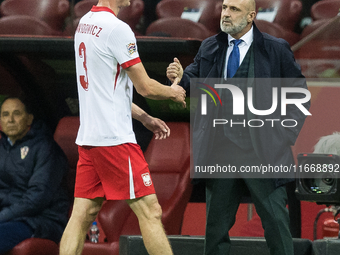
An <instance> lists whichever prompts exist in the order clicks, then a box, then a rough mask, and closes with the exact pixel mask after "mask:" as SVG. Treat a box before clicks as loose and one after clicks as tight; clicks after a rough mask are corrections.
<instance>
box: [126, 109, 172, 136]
mask: <svg viewBox="0 0 340 255" xmlns="http://www.w3.org/2000/svg"><path fill="white" fill-rule="evenodd" d="M131 110H132V118H134V119H136V120H138V121H140V122H141V123H142V124H143V125H144V126H145V127H146V128H147V129H149V130H150V131H152V132H153V133H154V134H155V139H166V138H168V137H169V136H170V128H169V127H168V126H167V125H166V124H165V122H164V121H163V120H160V119H158V118H155V117H152V116H150V115H149V114H147V113H146V112H145V111H144V110H143V109H141V108H140V107H139V106H137V105H136V104H134V103H132V109H131Z"/></svg>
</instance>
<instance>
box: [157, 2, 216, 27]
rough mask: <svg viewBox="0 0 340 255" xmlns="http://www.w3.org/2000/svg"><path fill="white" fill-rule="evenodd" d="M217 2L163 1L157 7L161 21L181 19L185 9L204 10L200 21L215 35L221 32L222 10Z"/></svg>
mask: <svg viewBox="0 0 340 255" xmlns="http://www.w3.org/2000/svg"><path fill="white" fill-rule="evenodd" d="M220 6H221V5H220V3H217V1H211V0H162V1H160V2H159V3H158V4H157V6H156V14H157V16H158V18H159V19H162V18H172V17H181V15H182V13H183V11H184V10H185V9H203V11H202V14H201V16H200V18H199V20H198V22H199V23H202V24H203V25H204V26H205V27H206V28H207V29H208V30H210V31H211V32H213V33H216V32H218V31H219V28H220V22H219V21H220V17H221V11H222V8H219V7H220Z"/></svg>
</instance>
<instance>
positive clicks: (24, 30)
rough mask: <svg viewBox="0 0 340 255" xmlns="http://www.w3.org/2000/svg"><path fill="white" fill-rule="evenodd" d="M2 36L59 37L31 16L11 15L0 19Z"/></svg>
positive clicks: (55, 32)
mask: <svg viewBox="0 0 340 255" xmlns="http://www.w3.org/2000/svg"><path fill="white" fill-rule="evenodd" d="M0 34H2V35H47V36H52V35H60V33H59V32H57V31H55V30H53V29H52V28H51V27H49V26H48V25H47V24H46V23H45V22H43V21H41V20H40V19H38V18H36V17H32V16H24V15H13V16H7V17H3V18H0Z"/></svg>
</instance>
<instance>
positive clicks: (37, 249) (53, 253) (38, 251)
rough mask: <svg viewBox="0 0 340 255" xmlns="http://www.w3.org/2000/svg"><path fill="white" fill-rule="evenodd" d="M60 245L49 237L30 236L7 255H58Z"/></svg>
mask: <svg viewBox="0 0 340 255" xmlns="http://www.w3.org/2000/svg"><path fill="white" fill-rule="evenodd" d="M58 253H59V247H58V244H56V243H55V242H53V241H51V240H48V239H41V238H34V237H33V238H28V239H26V240H24V241H22V242H21V243H19V244H18V245H16V246H15V247H14V248H13V249H12V250H11V251H9V252H7V253H6V254H5V255H58Z"/></svg>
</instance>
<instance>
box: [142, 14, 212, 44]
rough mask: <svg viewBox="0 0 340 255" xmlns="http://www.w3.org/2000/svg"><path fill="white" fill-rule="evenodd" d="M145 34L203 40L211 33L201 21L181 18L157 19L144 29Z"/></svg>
mask: <svg viewBox="0 0 340 255" xmlns="http://www.w3.org/2000/svg"><path fill="white" fill-rule="evenodd" d="M145 34H146V35H147V36H169V37H179V38H193V39H200V40H204V39H205V38H207V37H209V36H210V35H212V33H211V32H210V31H209V30H208V29H207V28H206V27H205V26H204V25H203V24H201V23H197V22H194V21H191V20H187V19H182V18H164V19H158V20H156V21H154V22H153V23H151V24H150V26H149V27H148V28H147V29H146V33H145Z"/></svg>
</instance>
